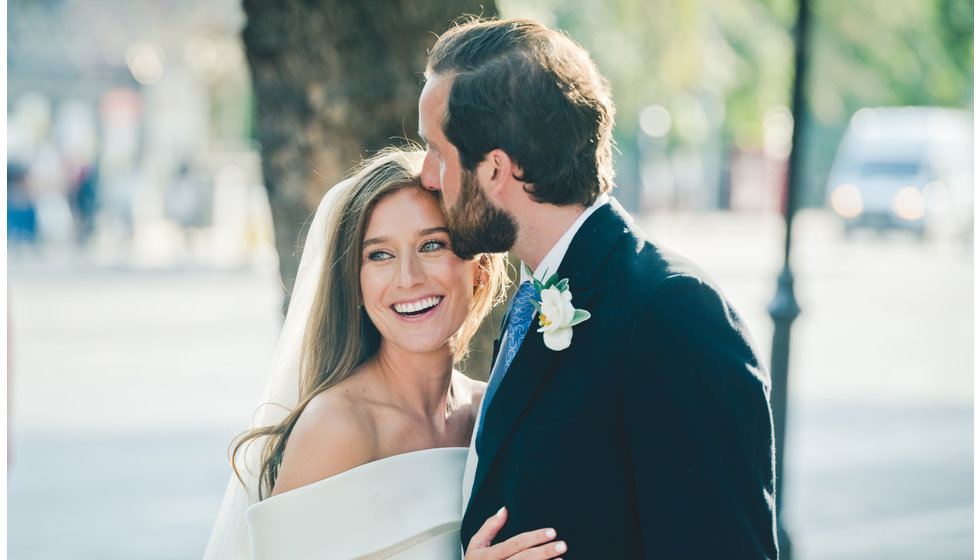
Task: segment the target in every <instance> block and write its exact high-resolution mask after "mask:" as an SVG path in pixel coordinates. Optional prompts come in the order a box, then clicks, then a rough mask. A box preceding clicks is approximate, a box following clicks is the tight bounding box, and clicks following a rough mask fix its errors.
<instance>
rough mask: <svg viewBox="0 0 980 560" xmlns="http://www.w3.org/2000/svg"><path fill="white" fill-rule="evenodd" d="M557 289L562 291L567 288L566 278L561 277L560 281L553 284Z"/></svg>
mask: <svg viewBox="0 0 980 560" xmlns="http://www.w3.org/2000/svg"><path fill="white" fill-rule="evenodd" d="M555 286H556V287H557V288H558V290H559V291H562V292H564V291H565V290H567V289H568V278H562V279H561V282H559V283H558V284H556V285H555Z"/></svg>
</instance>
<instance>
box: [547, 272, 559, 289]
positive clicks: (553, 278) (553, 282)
mask: <svg viewBox="0 0 980 560" xmlns="http://www.w3.org/2000/svg"><path fill="white" fill-rule="evenodd" d="M545 274H547V271H546V272H545ZM556 284H558V273H555V274H552V275H551V276H549V277H548V279H547V280H545V282H544V287H545V289H547V288H550V287H552V286H554V285H556ZM559 289H560V288H559Z"/></svg>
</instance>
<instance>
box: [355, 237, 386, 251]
mask: <svg viewBox="0 0 980 560" xmlns="http://www.w3.org/2000/svg"><path fill="white" fill-rule="evenodd" d="M387 240H388V238H387V237H372V238H371V239H365V240H364V243H362V244H361V246H362V247H364V248H367V246H368V245H380V244H381V243H384V242H385V241H387Z"/></svg>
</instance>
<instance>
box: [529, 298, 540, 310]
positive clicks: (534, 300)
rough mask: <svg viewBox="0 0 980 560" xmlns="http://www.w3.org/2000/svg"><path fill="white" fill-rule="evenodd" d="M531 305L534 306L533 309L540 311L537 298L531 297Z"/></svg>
mask: <svg viewBox="0 0 980 560" xmlns="http://www.w3.org/2000/svg"><path fill="white" fill-rule="evenodd" d="M531 305H533V306H534V310H535V311H537V312H538V313H541V303H540V302H538V300H536V299H534V298H531Z"/></svg>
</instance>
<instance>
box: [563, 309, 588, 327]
mask: <svg viewBox="0 0 980 560" xmlns="http://www.w3.org/2000/svg"><path fill="white" fill-rule="evenodd" d="M591 316H592V314H591V313H589V312H588V311H586V310H584V309H576V310H575V315H573V316H572V320H571V322H569V323H568V326H569V327H574V326H575V325H577V324H579V323H581V322H582V321H584V320H586V319H588V318H589V317H591Z"/></svg>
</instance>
